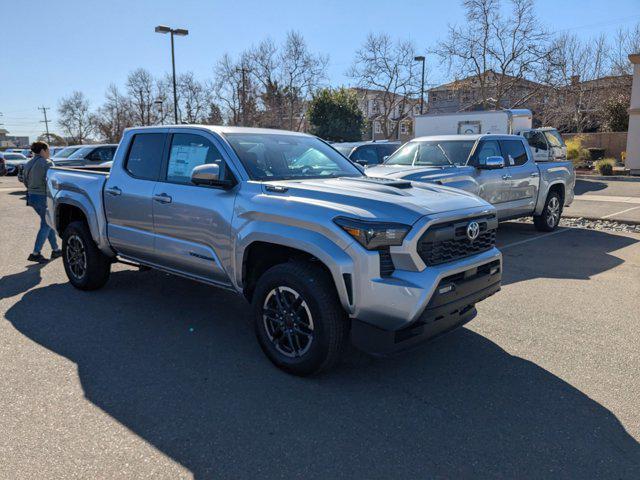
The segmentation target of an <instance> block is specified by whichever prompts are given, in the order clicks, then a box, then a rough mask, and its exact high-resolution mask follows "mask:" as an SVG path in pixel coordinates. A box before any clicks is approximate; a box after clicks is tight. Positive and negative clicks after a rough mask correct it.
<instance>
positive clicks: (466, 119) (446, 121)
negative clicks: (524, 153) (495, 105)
mask: <svg viewBox="0 0 640 480" xmlns="http://www.w3.org/2000/svg"><path fill="white" fill-rule="evenodd" d="M415 134H416V137H425V136H436V135H456V134H458V135H477V134H487V135H488V134H501V135H502V134H507V135H522V136H524V137H525V138H526V139H527V141H528V142H529V145H530V146H531V149H532V153H533V158H534V160H535V161H536V162H546V161H553V160H566V159H567V146H566V145H565V143H564V140H562V136H561V135H560V134H559V133H558V130H556V129H555V128H552V127H543V128H533V113H532V112H531V110H527V109H512V110H481V111H471V112H455V113H426V114H424V115H417V116H416V117H415Z"/></svg>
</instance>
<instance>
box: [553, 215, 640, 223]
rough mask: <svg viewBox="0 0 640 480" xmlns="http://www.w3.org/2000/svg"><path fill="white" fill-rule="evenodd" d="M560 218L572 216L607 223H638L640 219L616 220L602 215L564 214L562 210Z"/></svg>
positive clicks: (575, 218)
mask: <svg viewBox="0 0 640 480" xmlns="http://www.w3.org/2000/svg"><path fill="white" fill-rule="evenodd" d="M562 218H572V219H574V220H577V219H582V220H588V221H589V222H609V223H613V222H615V223H624V224H625V225H633V226H635V225H640V221H637V222H636V221H634V220H616V219H613V218H602V217H587V216H584V215H565V213H564V212H562Z"/></svg>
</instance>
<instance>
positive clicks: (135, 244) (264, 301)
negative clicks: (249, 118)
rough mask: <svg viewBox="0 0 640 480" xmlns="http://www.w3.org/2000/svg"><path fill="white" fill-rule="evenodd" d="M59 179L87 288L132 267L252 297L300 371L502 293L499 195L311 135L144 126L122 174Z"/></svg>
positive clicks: (123, 150)
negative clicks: (381, 162) (382, 171)
mask: <svg viewBox="0 0 640 480" xmlns="http://www.w3.org/2000/svg"><path fill="white" fill-rule="evenodd" d="M47 184H48V221H49V223H50V224H51V225H52V226H53V227H54V228H55V229H56V230H57V232H58V233H59V235H60V236H61V237H62V240H63V243H62V249H63V260H64V267H65V270H66V273H67V276H68V278H69V281H70V282H71V283H72V284H73V285H74V286H75V287H77V288H79V289H83V290H90V289H96V288H100V287H101V286H102V285H104V284H105V282H106V281H107V279H108V277H109V273H110V267H111V264H112V263H113V262H116V261H123V262H129V263H133V264H135V265H140V266H146V267H152V268H157V269H160V270H163V271H166V272H170V273H174V274H177V275H180V276H183V277H187V278H190V279H193V280H197V281H200V282H204V283H207V284H211V285H214V286H217V287H222V288H225V289H229V290H232V291H235V292H238V293H241V294H242V295H244V296H245V297H246V299H247V300H248V301H249V302H251V303H252V306H253V310H254V313H255V316H254V317H255V318H254V322H255V330H256V335H257V338H258V341H259V343H260V346H261V347H262V349H263V351H264V352H265V353H266V355H267V356H268V357H269V358H270V360H271V361H272V362H273V363H274V364H276V365H277V366H278V367H280V368H282V369H284V370H286V371H288V372H291V373H294V374H299V375H305V374H312V373H315V372H318V371H320V370H322V369H326V368H328V367H329V366H331V365H332V364H334V363H335V362H336V361H337V360H338V358H339V356H340V353H341V352H342V351H343V349H344V347H345V345H346V342H348V340H349V336H351V340H352V341H353V342H354V343H355V344H356V346H358V347H360V348H362V349H364V350H366V351H368V352H372V353H387V352H391V351H395V350H398V349H402V348H403V347H405V346H410V345H414V344H415V343H417V342H418V341H420V340H425V339H428V338H431V337H434V336H436V335H438V334H441V333H444V332H446V331H449V330H451V329H453V328H456V327H458V326H460V325H462V324H464V323H466V322H468V321H469V320H471V319H472V318H473V317H474V316H475V315H476V310H475V307H474V305H475V304H476V303H477V302H479V301H481V300H482V299H484V298H486V297H488V296H489V295H492V294H493V293H495V292H496V291H498V290H499V289H500V279H501V268H502V265H501V254H500V252H499V251H498V250H497V249H496V248H495V245H494V244H495V233H496V228H497V218H496V212H495V209H494V208H493V207H492V206H491V205H489V204H488V203H487V202H485V201H484V200H482V199H480V198H478V197H476V196H475V195H471V194H469V193H466V192H463V191H460V190H456V189H451V188H447V187H441V186H437V185H427V184H422V185H415V186H413V185H412V184H411V183H409V182H406V181H398V180H389V179H382V180H379V179H378V180H376V179H370V178H368V177H366V176H364V175H363V174H362V172H361V171H360V170H359V169H358V168H357V167H356V166H354V165H353V164H352V163H351V162H349V161H348V160H347V159H345V158H344V157H343V156H342V155H340V154H339V153H338V152H337V151H336V150H334V149H333V148H332V147H331V146H330V145H328V144H326V143H325V142H323V141H321V140H319V139H317V138H315V137H312V136H309V135H304V134H299V133H292V132H284V131H277V130H262V129H251V128H238V127H235V128H234V127H200V126H177V127H147V128H134V129H129V130H127V131H126V132H125V134H124V136H123V138H122V141H121V143H120V145H119V147H118V150H117V152H116V155H115V157H114V161H113V165H112V168H111V170H110V172H108V173H105V172H99V171H89V170H81V169H70V168H57V167H56V168H52V169H51V170H50V171H49V173H48V177H47ZM212 315H215V313H214V312H212Z"/></svg>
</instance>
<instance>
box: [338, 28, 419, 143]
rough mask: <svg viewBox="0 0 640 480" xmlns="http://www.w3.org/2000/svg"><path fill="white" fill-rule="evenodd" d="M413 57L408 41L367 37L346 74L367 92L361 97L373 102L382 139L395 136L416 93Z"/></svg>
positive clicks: (388, 37)
mask: <svg viewBox="0 0 640 480" xmlns="http://www.w3.org/2000/svg"><path fill="white" fill-rule="evenodd" d="M414 56H415V48H414V45H413V43H411V42H409V41H406V40H399V41H397V42H394V41H393V40H392V39H391V37H390V36H389V35H387V34H386V33H380V34H369V36H368V37H367V39H366V41H365V43H364V45H363V46H362V47H361V48H360V49H359V50H358V51H357V52H356V56H355V59H354V61H353V64H352V66H351V68H350V69H349V70H348V72H347V75H349V76H350V77H351V78H353V79H354V81H355V82H356V85H357V86H358V87H359V88H362V89H366V91H368V92H365V94H366V95H367V98H370V99H371V100H372V101H373V102H374V105H375V108H374V112H377V115H378V116H377V120H376V121H377V122H379V123H380V125H381V128H382V133H383V134H384V136H385V137H386V138H391V137H392V136H395V137H397V136H398V129H399V128H400V122H401V121H402V120H403V119H405V118H406V117H407V116H408V115H409V113H410V109H411V107H412V105H413V103H412V101H411V98H412V96H415V95H417V94H418V92H419V84H418V80H419V79H418V75H419V70H418V67H417V64H416V62H415V61H414ZM372 96H373V98H371V97H372ZM390 126H391V128H389V127H390Z"/></svg>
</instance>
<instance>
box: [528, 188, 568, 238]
mask: <svg viewBox="0 0 640 480" xmlns="http://www.w3.org/2000/svg"><path fill="white" fill-rule="evenodd" d="M561 216H562V198H561V197H560V194H559V193H558V192H549V195H547V200H546V201H545V203H544V208H543V209H542V214H540V215H534V216H533V224H534V225H535V227H536V229H537V230H539V231H541V232H552V231H554V230H555V229H556V228H557V227H558V224H559V223H560V217H561Z"/></svg>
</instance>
